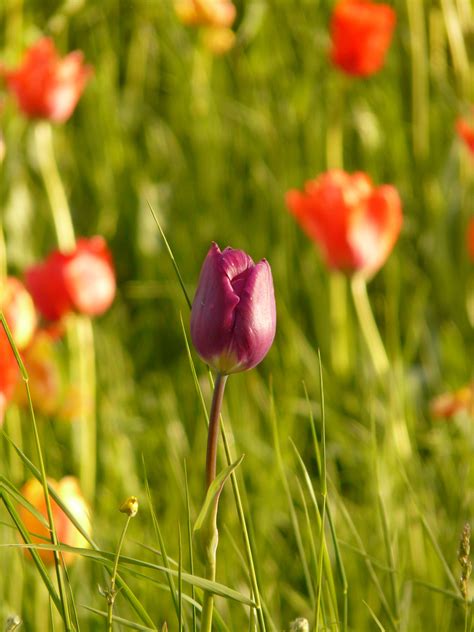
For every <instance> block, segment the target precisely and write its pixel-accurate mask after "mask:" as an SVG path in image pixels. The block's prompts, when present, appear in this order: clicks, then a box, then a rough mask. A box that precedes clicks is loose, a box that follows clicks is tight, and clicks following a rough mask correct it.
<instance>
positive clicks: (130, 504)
mask: <svg viewBox="0 0 474 632" xmlns="http://www.w3.org/2000/svg"><path fill="white" fill-rule="evenodd" d="M119 511H120V513H124V514H127V516H129V517H130V518H135V516H136V515H137V513H138V498H137V497H136V496H130V497H129V498H127V500H124V502H123V503H122V504H121V505H120V509H119Z"/></svg>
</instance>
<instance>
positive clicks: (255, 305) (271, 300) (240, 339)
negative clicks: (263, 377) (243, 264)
mask: <svg viewBox="0 0 474 632" xmlns="http://www.w3.org/2000/svg"><path fill="white" fill-rule="evenodd" d="M275 331H276V306H275V295H274V291H273V279H272V272H271V268H270V265H269V264H268V262H267V261H266V260H265V259H263V260H262V261H260V262H259V263H257V265H255V266H254V267H253V268H252V269H251V270H250V272H249V274H248V275H247V278H246V282H245V285H244V287H243V290H242V292H241V294H240V303H239V304H238V305H237V306H236V309H235V324H234V330H233V349H234V350H235V355H236V356H237V358H238V362H239V365H240V369H236V370H244V369H251V368H252V367H254V366H256V365H257V364H258V363H259V362H261V361H262V360H263V358H264V357H265V356H266V354H267V353H268V350H269V349H270V347H271V345H272V342H273V339H274V337H275Z"/></svg>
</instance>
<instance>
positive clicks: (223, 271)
mask: <svg viewBox="0 0 474 632" xmlns="http://www.w3.org/2000/svg"><path fill="white" fill-rule="evenodd" d="M275 329H276V308H275V296H274V292H273V281H272V272H271V269H270V265H269V264H268V262H267V261H266V260H265V259H262V261H260V262H259V263H257V264H254V262H253V261H252V259H251V258H250V257H249V256H248V255H247V254H246V253H245V252H243V250H234V249H233V248H226V249H225V250H223V251H222V252H221V251H220V249H219V246H218V245H217V244H213V245H212V246H211V249H210V250H209V252H208V253H207V257H206V259H205V261H204V263H203V266H202V269H201V274H200V277H199V283H198V288H197V290H196V295H195V297H194V301H193V307H192V311H191V338H192V341H193V344H194V346H195V347H196V349H197V351H198V353H199V355H200V356H201V358H202V359H203V360H204V361H205V362H207V363H208V364H209V365H210V366H212V367H213V368H214V369H216V370H217V371H219V372H220V373H223V374H229V373H236V372H238V371H246V370H247V369H251V368H252V367H254V366H256V365H257V364H258V363H259V362H261V361H262V360H263V358H264V357H265V356H266V354H267V353H268V350H269V349H270V347H271V345H272V342H273V339H274V337H275Z"/></svg>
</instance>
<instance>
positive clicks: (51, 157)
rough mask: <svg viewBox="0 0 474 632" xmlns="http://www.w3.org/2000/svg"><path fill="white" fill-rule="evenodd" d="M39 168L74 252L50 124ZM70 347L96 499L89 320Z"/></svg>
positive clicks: (42, 133) (86, 475) (61, 238)
mask: <svg viewBox="0 0 474 632" xmlns="http://www.w3.org/2000/svg"><path fill="white" fill-rule="evenodd" d="M34 139H35V143H36V154H37V160H38V167H39V170H40V172H41V176H42V178H43V181H44V186H45V189H46V193H47V196H48V199H49V203H50V207H51V213H52V217H53V223H54V227H55V231H56V237H57V241H58V245H59V249H60V250H61V251H63V252H67V251H71V250H73V249H74V247H75V243H76V239H75V235H74V226H73V223H72V218H71V210H70V208H69V203H68V200H67V196H66V193H65V191H64V186H63V183H62V180H61V176H60V174H59V170H58V166H57V163H56V157H55V152H54V143H53V133H52V127H51V124H50V123H48V122H45V121H41V122H39V123H37V124H36V127H35V130H34ZM68 343H69V348H70V351H71V375H72V380H73V381H74V382H77V383H78V384H79V389H80V401H81V410H80V419H81V427H80V428H81V432H80V446H79V452H80V454H79V458H78V461H79V462H80V482H81V489H82V493H83V494H84V496H85V497H86V498H87V499H89V500H93V498H94V496H95V481H96V463H97V454H96V452H97V445H96V443H97V442H96V435H97V427H96V413H95V389H96V375H95V349H94V335H93V329H92V323H91V321H90V319H89V318H87V317H77V318H76V319H74V320H73V321H72V323H71V326H70V327H68Z"/></svg>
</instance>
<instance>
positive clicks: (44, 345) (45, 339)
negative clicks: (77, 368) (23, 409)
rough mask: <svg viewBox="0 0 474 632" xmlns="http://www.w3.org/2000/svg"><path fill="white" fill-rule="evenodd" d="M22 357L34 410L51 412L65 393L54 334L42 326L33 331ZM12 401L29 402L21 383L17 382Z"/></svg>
mask: <svg viewBox="0 0 474 632" xmlns="http://www.w3.org/2000/svg"><path fill="white" fill-rule="evenodd" d="M22 358H23V364H24V365H25V368H26V371H27V373H28V377H29V385H30V393H31V399H32V401H33V406H34V409H35V411H36V412H39V413H41V414H43V415H54V414H55V413H56V412H57V411H58V409H59V407H60V406H61V404H62V399H63V395H64V384H63V376H62V373H61V364H60V360H59V355H58V350H57V348H56V345H55V340H54V338H53V337H52V336H51V335H50V334H49V333H48V332H47V331H45V330H41V331H38V332H36V334H35V336H34V338H33V340H32V342H31V344H30V345H29V346H28V347H27V348H26V349H25V350H24V351H23V353H22ZM15 401H16V402H17V403H18V404H22V405H24V406H26V405H27V404H28V400H27V398H26V393H25V389H24V388H23V384H18V387H17V389H16V392H15Z"/></svg>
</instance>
